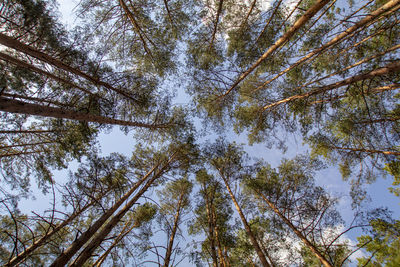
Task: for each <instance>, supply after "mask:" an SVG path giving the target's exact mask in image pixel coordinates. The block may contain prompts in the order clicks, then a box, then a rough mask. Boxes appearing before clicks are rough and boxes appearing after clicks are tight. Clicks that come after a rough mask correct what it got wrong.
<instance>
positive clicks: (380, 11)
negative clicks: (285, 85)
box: [254, 0, 400, 91]
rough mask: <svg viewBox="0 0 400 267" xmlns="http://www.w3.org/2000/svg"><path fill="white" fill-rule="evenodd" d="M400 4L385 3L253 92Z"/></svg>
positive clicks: (393, 2) (394, 1)
mask: <svg viewBox="0 0 400 267" xmlns="http://www.w3.org/2000/svg"><path fill="white" fill-rule="evenodd" d="M399 4H400V0H391V1H389V2H387V3H386V4H385V5H383V6H382V7H380V8H378V9H377V10H375V11H374V12H372V13H370V14H368V15H367V16H365V17H364V18H363V19H362V20H360V21H359V22H357V23H355V24H354V25H353V26H351V27H350V28H348V29H346V30H345V31H343V32H342V33H340V34H338V35H337V36H335V37H334V38H333V39H331V40H330V41H329V42H327V43H325V44H324V45H322V46H321V47H319V48H317V49H315V50H313V51H311V52H310V53H308V54H307V55H305V56H304V57H302V58H301V59H299V60H298V61H297V62H296V63H294V64H292V65H290V66H289V67H288V68H286V69H285V70H283V71H281V72H279V73H278V74H277V75H275V76H274V77H273V78H272V79H269V80H268V81H266V82H264V83H263V84H262V85H261V86H259V87H257V88H256V89H255V90H254V91H258V90H261V89H262V88H264V87H265V86H267V85H268V84H270V83H271V82H273V81H275V80H276V79H278V78H279V77H280V76H282V75H283V74H285V73H287V72H289V71H290V70H292V69H294V68H295V67H297V66H299V65H300V64H302V63H304V62H306V61H308V60H309V59H311V58H312V57H314V56H315V55H317V54H319V53H321V52H323V51H324V50H326V49H328V48H329V47H331V46H333V45H335V44H337V43H339V42H340V41H342V40H343V39H344V38H345V37H347V36H349V35H350V34H353V33H354V32H355V31H356V30H358V29H359V28H361V27H363V26H365V25H366V24H368V23H370V22H371V21H373V20H374V19H376V18H377V17H379V16H380V15H382V14H383V13H385V12H387V11H388V10H390V9H392V8H394V7H396V6H397V5H399Z"/></svg>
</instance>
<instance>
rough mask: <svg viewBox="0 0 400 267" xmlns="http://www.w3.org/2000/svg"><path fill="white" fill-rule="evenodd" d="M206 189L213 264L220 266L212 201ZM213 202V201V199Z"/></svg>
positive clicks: (205, 197) (205, 196) (216, 266)
mask: <svg viewBox="0 0 400 267" xmlns="http://www.w3.org/2000/svg"><path fill="white" fill-rule="evenodd" d="M203 191H204V200H205V202H206V212H207V222H208V238H209V239H210V246H211V258H212V260H213V266H214V267H218V259H217V253H216V249H215V241H214V220H213V214H212V213H211V209H213V207H212V203H210V199H209V198H208V192H207V188H206V187H205V186H204V187H203ZM211 202H212V201H211Z"/></svg>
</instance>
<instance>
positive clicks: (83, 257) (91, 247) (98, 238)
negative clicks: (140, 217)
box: [52, 152, 177, 267]
mask: <svg viewBox="0 0 400 267" xmlns="http://www.w3.org/2000/svg"><path fill="white" fill-rule="evenodd" d="M176 154H177V152H175V153H174V154H173V155H172V156H171V157H170V159H169V160H168V161H167V162H166V163H165V164H164V165H163V167H162V168H161V169H160V170H158V171H157V173H156V174H154V175H153V177H152V178H150V179H149V180H148V181H147V182H146V184H145V185H144V186H143V187H142V188H141V189H140V190H139V192H138V193H137V194H136V195H135V196H134V197H133V198H132V199H131V200H129V201H128V203H127V204H126V205H125V206H124V207H123V208H122V209H121V210H119V211H118V212H117V214H116V215H115V216H114V217H112V218H111V220H110V221H109V222H108V223H107V224H105V225H104V227H103V228H102V229H101V230H100V232H98V233H97V234H96V235H95V236H94V234H95V232H94V233H93V235H92V236H94V238H93V239H91V241H90V243H89V244H88V245H87V246H86V247H85V248H84V249H83V251H82V252H81V253H80V255H79V257H78V258H77V259H76V260H75V261H74V262H73V263H72V264H71V265H70V267H80V266H83V265H84V264H85V262H86V261H87V260H88V259H89V258H90V257H91V256H92V253H93V252H94V251H95V250H96V248H97V247H98V246H99V245H100V244H101V243H102V242H103V240H104V239H105V238H106V237H107V235H108V234H109V233H110V232H111V230H112V229H113V228H114V227H115V226H116V225H117V224H118V223H119V222H120V221H121V219H122V218H123V217H124V215H125V214H126V213H127V212H128V211H129V210H130V209H131V208H132V207H133V205H134V204H135V203H136V202H137V201H138V199H139V198H140V197H141V196H142V195H143V194H144V193H146V191H147V190H148V189H149V187H150V186H151V185H152V184H153V183H154V182H155V180H156V179H158V178H159V177H161V175H162V174H163V173H164V171H165V170H166V169H167V168H168V167H169V166H170V164H171V163H172V162H173V161H174V160H175V159H176ZM152 172H153V170H152V171H150V173H152ZM110 215H111V214H110ZM86 241H87V240H86ZM85 243H86V242H85ZM52 266H54V267H56V266H58V265H56V264H55V262H54V263H53V264H52Z"/></svg>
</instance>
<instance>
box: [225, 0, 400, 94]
mask: <svg viewBox="0 0 400 267" xmlns="http://www.w3.org/2000/svg"><path fill="white" fill-rule="evenodd" d="M329 1H330V0H318V1H317V2H316V3H315V4H314V5H313V6H312V7H310V8H309V9H308V10H307V11H306V12H305V13H304V14H303V15H302V16H301V17H300V18H299V19H298V20H297V21H296V22H295V23H294V24H293V26H292V27H291V28H290V29H289V30H288V31H287V32H286V33H285V34H284V35H282V37H281V38H279V39H278V40H277V41H276V42H275V43H274V44H273V45H272V46H271V47H270V48H269V49H268V50H267V51H266V52H265V53H264V54H263V55H262V56H261V57H260V58H259V59H258V60H257V61H256V62H255V63H254V64H253V65H252V66H251V67H250V68H248V69H247V70H246V71H245V72H243V73H242V74H241V75H240V76H239V78H238V79H237V80H236V81H235V82H234V84H233V85H232V86H231V87H230V88H229V89H228V90H227V91H226V92H225V93H224V94H222V95H221V96H220V98H222V97H225V96H227V95H228V94H229V93H230V92H231V91H232V90H233V89H234V88H235V87H236V86H237V85H239V83H240V82H241V81H243V80H244V79H245V78H246V77H247V76H248V75H249V74H250V73H252V72H253V71H254V70H255V69H256V68H257V67H258V66H259V65H260V64H261V63H262V62H263V61H264V60H265V59H267V58H268V57H269V56H270V55H271V54H272V53H273V52H275V51H276V50H277V49H278V48H279V47H281V46H283V45H285V44H286V43H287V42H288V41H289V39H290V38H291V37H292V36H293V35H294V34H295V33H296V32H297V31H298V30H299V29H300V28H301V27H302V26H303V25H304V24H306V23H307V22H308V21H309V20H310V19H311V18H312V17H313V16H314V15H315V14H316V13H317V12H318V11H319V10H321V9H322V8H323V7H324V6H325V5H326V4H327V3H328V2H329ZM399 1H400V0H399Z"/></svg>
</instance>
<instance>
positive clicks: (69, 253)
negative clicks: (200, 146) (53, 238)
mask: <svg viewBox="0 0 400 267" xmlns="http://www.w3.org/2000/svg"><path fill="white" fill-rule="evenodd" d="M158 166H159V163H158V164H156V165H155V166H154V167H153V168H152V169H151V170H150V171H149V172H148V173H146V174H145V175H144V176H143V177H142V179H140V180H139V181H138V182H136V183H135V185H134V186H133V187H132V188H131V189H130V190H129V191H128V192H126V193H125V195H123V196H122V197H121V198H120V199H119V200H118V201H117V202H116V203H115V204H114V205H113V206H112V207H111V208H110V209H109V210H107V211H106V212H105V213H103V215H102V216H101V217H100V218H99V219H97V221H96V222H94V223H93V224H92V225H91V226H90V227H89V229H87V230H86V231H85V232H84V233H83V234H81V235H80V236H79V237H78V238H77V239H76V240H75V241H74V242H73V243H72V244H71V245H70V246H69V248H67V249H66V250H65V251H64V252H63V253H61V255H59V256H58V257H57V259H56V260H55V261H54V262H53V263H52V264H51V267H58V266H65V265H66V264H67V263H68V261H69V260H70V259H71V258H72V257H73V256H74V255H75V253H76V252H78V250H79V249H80V248H81V247H82V246H83V245H85V244H86V242H88V241H89V239H91V238H92V237H93V236H94V235H95V234H96V233H97V231H98V230H99V229H100V227H102V226H103V224H104V223H105V222H106V221H107V220H108V219H109V218H110V217H111V216H112V214H113V213H114V212H115V211H116V210H117V209H118V208H119V207H120V206H121V205H122V204H123V203H124V202H125V201H126V200H127V199H128V198H129V197H130V196H131V195H132V194H133V193H134V192H135V191H136V189H138V188H139V186H140V185H142V184H143V183H144V182H145V181H146V180H147V179H148V178H149V176H150V175H151V174H152V173H153V172H154V171H155V170H156V168H157V167H158Z"/></svg>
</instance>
